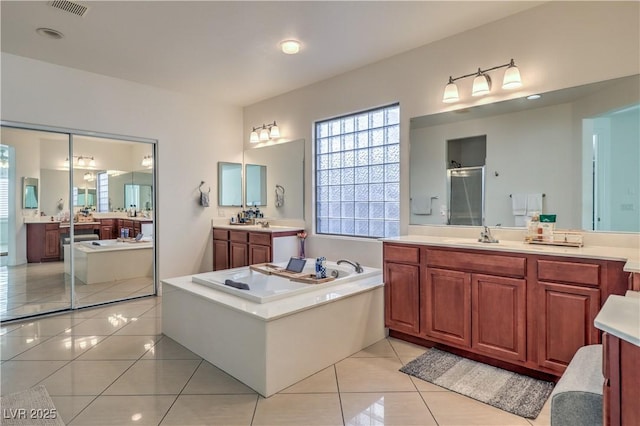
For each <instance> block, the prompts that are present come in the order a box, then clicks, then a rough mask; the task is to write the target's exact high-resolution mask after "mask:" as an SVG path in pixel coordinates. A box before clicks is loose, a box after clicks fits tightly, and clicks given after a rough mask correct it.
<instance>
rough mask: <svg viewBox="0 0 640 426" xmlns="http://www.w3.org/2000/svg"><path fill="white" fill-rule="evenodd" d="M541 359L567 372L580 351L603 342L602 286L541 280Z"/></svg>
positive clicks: (539, 328)
mask: <svg viewBox="0 0 640 426" xmlns="http://www.w3.org/2000/svg"><path fill="white" fill-rule="evenodd" d="M538 285H539V297H538V307H537V312H538V315H539V317H538V363H539V364H540V365H541V366H542V367H547V368H550V369H552V370H555V371H557V372H560V373H562V372H564V370H565V369H566V367H567V365H569V362H570V361H571V358H573V355H574V354H575V353H576V351H577V350H578V349H579V348H581V347H582V346H585V345H592V344H595V343H598V342H599V336H598V330H597V329H596V328H595V327H594V326H593V320H594V319H595V317H596V314H597V313H598V310H599V308H600V290H598V289H595V288H588V287H578V286H573V285H564V284H554V283H547V282H538Z"/></svg>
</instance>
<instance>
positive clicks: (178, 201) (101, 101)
mask: <svg viewBox="0 0 640 426" xmlns="http://www.w3.org/2000/svg"><path fill="white" fill-rule="evenodd" d="M1 88H2V94H1V96H2V104H1V107H2V108H1V111H2V120H8V121H18V122H26V123H35V124H40V125H49V126H59V127H66V128H72V129H81V130H88V131H94V132H104V133H110V134H119V135H129V136H135V137H143V138H151V139H156V140H157V141H158V151H157V154H158V155H157V163H156V167H157V171H158V186H157V187H158V189H159V193H158V212H157V214H158V234H159V235H157V242H158V255H159V274H160V278H167V277H171V276H178V275H185V274H191V273H196V272H200V271H207V270H211V269H212V248H211V238H210V237H211V235H210V233H211V218H212V217H214V216H216V215H217V212H216V211H215V208H209V209H206V208H203V207H200V206H199V205H198V203H197V200H198V195H199V192H198V185H199V184H200V181H203V180H204V181H206V182H207V184H210V185H211V188H212V194H211V195H212V199H214V200H215V199H217V193H215V188H217V174H216V163H217V162H218V161H232V162H242V149H243V146H242V110H241V109H240V108H238V107H231V106H226V105H220V104H216V103H215V102H210V101H205V100H201V99H196V98H191V97H187V96H184V95H181V94H177V93H173V92H169V91H165V90H161V89H157V88H154V87H151V86H145V85H141V84H137V83H132V82H128V81H124V80H119V79H114V78H110V77H106V76H102V75H99V74H93V73H88V72H84V71H79V70H75V69H71V68H66V67H61V66H57V65H53V64H49V63H45V62H41V61H36V60H32V59H28V58H23V57H19V56H15V55H11V54H7V53H2V85H1ZM34 172H36V171H34Z"/></svg>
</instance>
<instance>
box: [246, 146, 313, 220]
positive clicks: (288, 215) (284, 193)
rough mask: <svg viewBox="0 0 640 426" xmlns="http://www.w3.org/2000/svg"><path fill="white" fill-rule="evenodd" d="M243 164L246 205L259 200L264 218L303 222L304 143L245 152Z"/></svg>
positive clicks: (266, 147)
mask: <svg viewBox="0 0 640 426" xmlns="http://www.w3.org/2000/svg"><path fill="white" fill-rule="evenodd" d="M244 163H245V165H246V167H248V169H247V170H246V180H247V183H246V185H247V187H246V191H245V193H246V199H245V205H248V206H251V205H253V204H252V203H254V202H258V201H256V199H257V198H260V202H261V203H263V204H257V205H260V210H261V211H262V212H263V213H264V216H265V217H266V218H270V219H296V220H304V139H297V140H294V141H291V142H285V143H279V144H275V145H267V146H261V147H257V148H253V149H247V150H245V151H244ZM258 166H259V167H258Z"/></svg>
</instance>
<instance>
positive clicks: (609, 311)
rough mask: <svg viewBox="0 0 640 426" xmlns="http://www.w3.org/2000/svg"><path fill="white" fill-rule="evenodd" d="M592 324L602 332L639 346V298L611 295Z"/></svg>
mask: <svg viewBox="0 0 640 426" xmlns="http://www.w3.org/2000/svg"><path fill="white" fill-rule="evenodd" d="M593 323H594V325H595V326H596V328H598V329H600V330H602V331H606V332H607V333H609V334H611V335H613V336H616V337H618V338H620V339H622V340H625V341H627V342H629V343H632V344H634V345H636V346H640V297H630V296H618V295H615V294H612V295H611V296H609V298H608V299H607V301H606V302H605V303H604V306H603V307H602V309H601V310H600V312H599V313H598V315H597V316H596V319H595V320H594V321H593Z"/></svg>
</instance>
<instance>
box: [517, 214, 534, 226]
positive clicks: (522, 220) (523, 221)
mask: <svg viewBox="0 0 640 426" xmlns="http://www.w3.org/2000/svg"><path fill="white" fill-rule="evenodd" d="M514 217H515V219H516V224H515V226H518V227H521V226H527V220H529V219H531V217H530V216H525V215H519V214H518V215H515V216H514Z"/></svg>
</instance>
